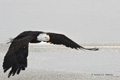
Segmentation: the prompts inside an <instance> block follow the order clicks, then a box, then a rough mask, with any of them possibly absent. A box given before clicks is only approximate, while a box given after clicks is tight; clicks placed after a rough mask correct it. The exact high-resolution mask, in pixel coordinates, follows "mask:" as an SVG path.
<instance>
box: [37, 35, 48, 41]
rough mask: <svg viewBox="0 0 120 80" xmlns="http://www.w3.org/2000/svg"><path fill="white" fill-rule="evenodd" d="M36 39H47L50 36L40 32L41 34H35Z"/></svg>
mask: <svg viewBox="0 0 120 80" xmlns="http://www.w3.org/2000/svg"><path fill="white" fill-rule="evenodd" d="M37 40H38V41H45V42H46V41H49V40H50V36H49V35H47V34H45V33H42V34H39V35H38V36H37Z"/></svg>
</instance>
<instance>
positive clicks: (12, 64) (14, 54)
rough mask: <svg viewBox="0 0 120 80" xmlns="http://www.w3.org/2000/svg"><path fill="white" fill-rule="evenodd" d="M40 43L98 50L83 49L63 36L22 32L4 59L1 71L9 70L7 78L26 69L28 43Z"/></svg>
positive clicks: (38, 32)
mask: <svg viewBox="0 0 120 80" xmlns="http://www.w3.org/2000/svg"><path fill="white" fill-rule="evenodd" d="M41 41H44V42H47V43H52V44H58V45H65V46H66V47H70V48H73V49H77V50H78V49H85V50H93V51H97V50H98V48H84V47H82V46H80V45H79V44H77V43H75V42H74V41H73V40H71V39H69V38H68V37H67V36H65V35H64V34H58V33H51V32H42V31H24V32H22V33H20V34H19V35H18V36H17V37H15V38H14V39H13V40H12V42H11V45H10V47H9V49H8V51H7V53H6V55H5V57H4V61H3V69H4V72H6V71H7V70H8V69H11V70H10V72H9V74H8V78H9V77H10V76H11V75H12V76H14V75H15V74H19V73H20V71H21V70H25V68H26V67H27V56H28V47H29V43H40V42H41Z"/></svg>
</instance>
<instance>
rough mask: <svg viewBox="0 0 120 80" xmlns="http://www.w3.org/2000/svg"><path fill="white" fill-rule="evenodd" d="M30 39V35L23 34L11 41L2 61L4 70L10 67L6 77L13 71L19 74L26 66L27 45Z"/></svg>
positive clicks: (13, 73) (12, 73)
mask: <svg viewBox="0 0 120 80" xmlns="http://www.w3.org/2000/svg"><path fill="white" fill-rule="evenodd" d="M32 39H33V37H32V36H24V37H22V38H19V39H18V38H15V39H14V40H13V41H12V43H11V45H10V47H9V50H8V52H7V54H6V55H5V57H4V62H3V69H4V72H6V71H7V70H8V69H10V68H11V71H10V72H9V75H8V77H10V76H11V75H13V76H14V75H15V73H17V74H19V73H20V71H21V70H25V68H26V67H27V56H28V45H29V42H30V41H31V40H32Z"/></svg>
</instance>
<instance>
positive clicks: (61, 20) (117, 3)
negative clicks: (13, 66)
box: [0, 0, 120, 43]
mask: <svg viewBox="0 0 120 80" xmlns="http://www.w3.org/2000/svg"><path fill="white" fill-rule="evenodd" d="M26 30H38V31H50V32H58V33H63V34H66V35H67V36H68V37H70V38H71V39H73V40H74V41H76V42H78V43H105V42H106V43H107V42H108V43H119V41H120V0H0V37H1V39H0V43H3V42H5V41H6V40H8V38H9V37H15V36H17V35H18V34H19V33H21V32H23V31H26Z"/></svg>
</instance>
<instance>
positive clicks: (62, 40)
mask: <svg viewBox="0 0 120 80" xmlns="http://www.w3.org/2000/svg"><path fill="white" fill-rule="evenodd" d="M47 34H48V35H49V36H50V41H48V42H50V43H53V44H62V45H65V46H66V47H70V48H75V49H86V50H94V51H96V50H98V48H84V47H82V46H80V45H79V44H77V43H76V42H74V41H73V40H71V39H69V38H68V37H67V36H65V35H63V34H57V33H49V32H48V33H47Z"/></svg>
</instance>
